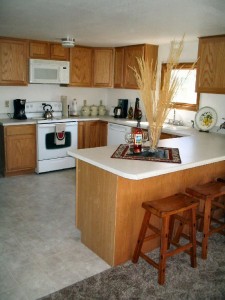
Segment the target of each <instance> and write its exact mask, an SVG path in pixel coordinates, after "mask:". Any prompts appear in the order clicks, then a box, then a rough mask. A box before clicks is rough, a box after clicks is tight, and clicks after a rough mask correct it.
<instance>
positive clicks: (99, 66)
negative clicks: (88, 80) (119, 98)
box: [93, 48, 114, 87]
mask: <svg viewBox="0 0 225 300" xmlns="http://www.w3.org/2000/svg"><path fill="white" fill-rule="evenodd" d="M113 57H114V49H113V48H94V49H93V86H95V87H112V86H113Z"/></svg>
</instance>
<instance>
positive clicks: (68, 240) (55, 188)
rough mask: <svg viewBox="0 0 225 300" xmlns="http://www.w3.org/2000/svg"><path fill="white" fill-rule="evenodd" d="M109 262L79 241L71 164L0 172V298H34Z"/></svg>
mask: <svg viewBox="0 0 225 300" xmlns="http://www.w3.org/2000/svg"><path fill="white" fill-rule="evenodd" d="M109 267H110V266H109V265H108V264H106V263H105V262H104V261H103V260H102V259H100V258H99V257H98V256H97V255H95V254H94V253H93V252H92V251H90V250H89V249H88V248H87V247H85V246H84V245H83V244H81V242H80V233H79V231H78V230H77V229H76V228H75V170H74V169H70V170H63V171H57V172H50V173H44V174H40V175H36V174H32V175H24V176H14V177H8V178H0V299H1V300H12V299H13V300H14V299H16V300H33V299H37V298H39V297H42V296H45V295H47V294H49V293H52V292H54V291H57V290H59V289H61V288H63V287H65V286H68V285H70V284H73V283H75V282H77V281H80V280H83V279H84V278H87V277H90V276H92V275H94V274H97V273H99V272H101V271H104V270H106V269H108V268H109Z"/></svg>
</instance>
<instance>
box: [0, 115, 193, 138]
mask: <svg viewBox="0 0 225 300" xmlns="http://www.w3.org/2000/svg"><path fill="white" fill-rule="evenodd" d="M68 120H71V121H72V120H73V121H77V122H81V121H97V120H102V121H106V122H109V123H114V124H118V125H125V126H130V127H136V125H137V121H135V120H128V119H119V118H114V117H110V116H96V117H83V116H79V117H74V116H71V117H69V118H68ZM37 122H38V120H37V119H26V120H16V119H10V118H6V119H0V125H3V126H9V125H28V124H37ZM141 127H142V128H143V129H147V127H148V122H141ZM163 132H165V133H170V134H171V133H172V134H175V135H178V136H179V135H180V136H188V135H193V134H195V132H196V130H195V129H193V128H191V127H185V126H173V125H167V124H165V125H164V126H163Z"/></svg>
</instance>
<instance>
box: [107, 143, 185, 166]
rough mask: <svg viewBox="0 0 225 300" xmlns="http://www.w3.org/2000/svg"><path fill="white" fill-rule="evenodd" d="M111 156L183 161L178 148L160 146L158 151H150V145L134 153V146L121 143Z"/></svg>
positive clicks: (145, 159)
mask: <svg viewBox="0 0 225 300" xmlns="http://www.w3.org/2000/svg"><path fill="white" fill-rule="evenodd" d="M111 158H119V159H131V160H144V161H156V162H168V163H178V164H180V163H181V159H180V153H179V149H178V148H166V147H158V148H157V151H155V152H150V151H149V147H143V148H142V152H141V153H137V154H135V153H133V151H132V148H131V149H129V146H128V145H126V144H121V145H119V147H118V148H117V149H116V151H115V152H114V153H113V155H112V156H111Z"/></svg>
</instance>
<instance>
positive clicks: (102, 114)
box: [98, 100, 106, 116]
mask: <svg viewBox="0 0 225 300" xmlns="http://www.w3.org/2000/svg"><path fill="white" fill-rule="evenodd" d="M98 112H99V116H104V115H105V113H106V108H105V105H103V104H102V100H100V105H99V107H98Z"/></svg>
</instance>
